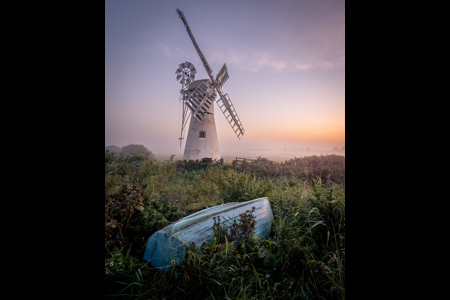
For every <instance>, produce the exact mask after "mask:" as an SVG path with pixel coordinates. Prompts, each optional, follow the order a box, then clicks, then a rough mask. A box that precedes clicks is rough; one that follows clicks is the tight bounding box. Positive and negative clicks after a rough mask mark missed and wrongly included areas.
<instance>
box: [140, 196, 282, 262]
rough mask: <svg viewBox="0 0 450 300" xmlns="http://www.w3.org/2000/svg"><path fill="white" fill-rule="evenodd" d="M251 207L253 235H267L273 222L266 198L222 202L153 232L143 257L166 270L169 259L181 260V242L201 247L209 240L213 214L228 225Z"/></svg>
mask: <svg viewBox="0 0 450 300" xmlns="http://www.w3.org/2000/svg"><path fill="white" fill-rule="evenodd" d="M253 206H254V207H255V211H254V212H253V216H255V221H256V225H255V232H254V235H256V236H258V237H259V238H261V239H264V238H266V237H268V236H269V235H270V226H271V225H272V221H273V213H272V208H271V207H270V203H269V198H267V197H263V198H258V199H255V200H250V201H245V202H231V203H225V204H222V205H218V206H214V207H210V208H207V209H203V210H201V211H198V212H196V213H193V214H191V215H189V216H186V217H184V218H182V219H180V220H178V221H176V222H174V223H173V224H171V225H169V226H166V227H164V228H163V229H161V230H159V231H157V232H155V233H154V234H153V235H152V236H151V237H150V238H149V240H148V242H147V246H146V248H145V252H144V260H145V261H150V263H151V264H152V265H153V266H154V267H159V268H163V269H167V266H169V265H170V263H171V261H172V259H174V260H175V261H176V262H177V263H181V262H182V261H183V260H184V252H185V248H184V246H183V245H186V244H188V243H191V242H194V243H195V245H196V246H198V247H200V246H201V245H202V243H203V242H209V241H211V239H212V237H213V228H212V227H213V225H214V220H213V217H218V216H220V218H221V223H222V224H223V222H224V221H225V220H226V221H225V222H226V224H228V225H231V223H232V222H233V221H234V220H239V218H240V217H239V214H241V213H244V212H245V211H247V210H251V209H252V207H253Z"/></svg>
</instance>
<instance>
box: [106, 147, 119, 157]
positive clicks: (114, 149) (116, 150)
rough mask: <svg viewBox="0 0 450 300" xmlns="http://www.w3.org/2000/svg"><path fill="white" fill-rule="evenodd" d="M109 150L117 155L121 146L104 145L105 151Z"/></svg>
mask: <svg viewBox="0 0 450 300" xmlns="http://www.w3.org/2000/svg"><path fill="white" fill-rule="evenodd" d="M108 150H109V153H113V152H114V153H116V154H117V155H119V154H120V153H122V148H120V147H117V146H114V145H111V146H107V147H105V152H106V151H108Z"/></svg>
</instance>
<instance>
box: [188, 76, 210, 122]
mask: <svg viewBox="0 0 450 300" xmlns="http://www.w3.org/2000/svg"><path fill="white" fill-rule="evenodd" d="M215 97H216V93H214V88H213V87H212V86H207V85H206V84H204V83H203V82H201V83H200V84H199V85H198V86H197V88H196V89H195V90H194V91H193V92H192V94H191V96H190V97H189V98H188V99H187V101H186V106H187V107H189V109H190V110H191V112H192V115H193V116H195V117H196V118H197V120H199V121H200V122H201V121H202V120H203V117H204V116H205V115H206V112H207V111H208V109H209V107H210V106H211V105H212V104H213V103H214V99H215Z"/></svg>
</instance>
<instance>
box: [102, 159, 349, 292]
mask: <svg viewBox="0 0 450 300" xmlns="http://www.w3.org/2000/svg"><path fill="white" fill-rule="evenodd" d="M260 197H268V198H269V200H270V204H271V207H272V211H273V214H274V221H273V224H272V229H271V235H270V237H269V238H267V239H265V240H260V239H258V238H251V230H252V228H251V226H249V223H248V222H247V223H245V224H244V223H242V224H239V226H238V230H239V232H240V233H241V234H242V236H247V237H248V238H247V239H243V240H241V241H240V242H236V243H233V242H231V241H229V240H225V239H224V238H223V235H222V236H219V234H220V233H221V232H226V229H227V228H226V227H222V228H218V230H217V231H216V236H215V238H213V240H212V241H211V242H210V243H208V244H207V245H204V247H203V248H202V249H203V252H200V250H199V249H198V248H196V247H195V246H192V245H190V246H187V251H186V257H185V261H184V262H183V263H181V264H173V265H172V266H171V267H170V269H171V271H169V272H162V271H161V270H158V269H155V268H153V267H152V266H151V265H150V264H147V263H146V262H145V261H144V260H143V259H142V256H143V253H144V248H145V245H146V242H147V240H148V238H149V237H150V236H151V235H152V234H153V233H154V232H156V231H158V230H160V229H162V228H163V227H165V226H167V225H169V224H171V223H172V222H174V221H176V220H178V219H180V218H181V217H184V216H186V215H189V214H191V213H193V212H196V211H198V210H201V209H204V208H206V207H211V206H214V205H219V204H223V203H226V202H240V201H247V200H252V199H256V198H260ZM105 298H106V299H344V298H345V157H344V156H340V155H320V156H316V155H313V156H306V157H300V158H294V159H289V160H286V161H284V162H275V161H271V160H268V159H267V158H263V157H258V159H257V160H256V161H254V162H251V163H248V162H243V163H226V162H223V161H218V162H212V163H203V162H198V161H197V162H193V161H190V162H186V161H175V160H168V161H165V162H157V161H152V160H150V159H149V158H148V157H145V156H140V155H131V156H127V157H123V156H117V155H114V154H111V153H105Z"/></svg>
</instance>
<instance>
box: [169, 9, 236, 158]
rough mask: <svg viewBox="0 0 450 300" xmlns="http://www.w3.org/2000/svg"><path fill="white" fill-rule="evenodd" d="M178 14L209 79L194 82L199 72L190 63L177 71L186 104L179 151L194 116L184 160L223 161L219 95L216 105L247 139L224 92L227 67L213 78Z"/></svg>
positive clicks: (186, 24) (209, 68)
mask: <svg viewBox="0 0 450 300" xmlns="http://www.w3.org/2000/svg"><path fill="white" fill-rule="evenodd" d="M177 13H178V15H179V17H180V18H181V20H182V21H183V24H184V26H185V27H186V31H187V32H188V34H189V37H190V38H191V40H192V43H193V44H194V47H195V49H196V50H197V53H198V55H199V56H200V60H201V61H202V63H203V66H204V67H205V69H206V72H207V73H208V75H209V78H210V79H203V80H196V81H194V78H195V74H196V73H197V71H196V70H195V67H194V65H193V64H191V63H189V62H185V63H182V64H180V65H179V68H178V69H177V70H176V71H175V73H176V74H177V81H179V82H180V83H181V84H182V86H183V87H182V89H181V91H180V93H181V96H180V100H181V101H182V103H183V115H182V122H181V137H180V147H181V141H182V139H183V130H184V128H185V126H186V124H187V121H188V119H189V117H190V116H193V117H192V118H191V122H190V125H189V132H188V136H187V139H186V146H185V149H184V155H183V159H184V160H191V159H192V160H200V161H201V160H202V159H203V158H211V159H220V150H219V140H218V138H217V130H216V123H215V120H214V100H215V99H216V96H217V94H219V98H218V99H217V105H218V106H219V108H220V110H221V111H222V113H223V114H224V116H225V118H226V119H227V121H228V123H229V124H230V125H231V128H232V129H233V130H234V132H235V133H236V135H237V137H238V138H239V139H241V137H242V136H243V135H244V128H243V126H242V124H241V121H240V120H239V117H238V115H237V113H236V110H235V109H234V106H233V104H232V103H231V100H230V97H229V96H228V94H223V93H222V89H221V88H222V86H223V85H224V84H225V82H226V81H227V79H228V78H229V76H228V70H227V66H226V65H225V64H224V65H223V66H222V68H221V69H220V71H219V73H218V74H217V76H216V78H214V75H213V72H212V70H211V67H210V66H209V64H208V62H207V61H206V58H205V56H204V55H203V54H202V52H201V51H200V48H199V47H198V45H197V42H196V41H195V39H194V36H193V35H192V32H191V29H190V28H189V25H188V23H187V21H186V18H185V17H184V14H183V12H182V11H181V10H179V9H177ZM216 91H217V93H216ZM189 112H190V113H189Z"/></svg>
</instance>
